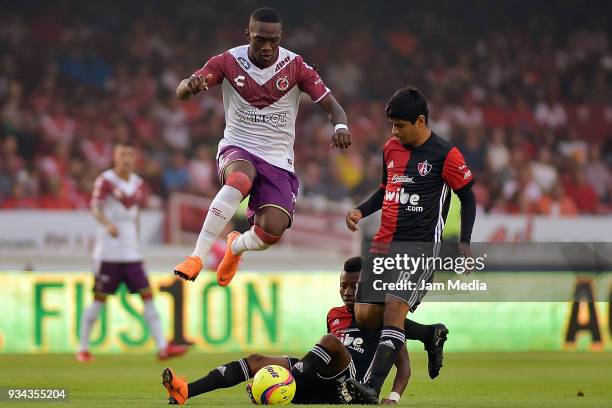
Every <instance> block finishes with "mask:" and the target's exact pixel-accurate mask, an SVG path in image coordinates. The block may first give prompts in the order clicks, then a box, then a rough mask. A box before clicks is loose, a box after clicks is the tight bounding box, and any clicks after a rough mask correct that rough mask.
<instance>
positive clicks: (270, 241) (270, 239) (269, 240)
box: [253, 225, 282, 245]
mask: <svg viewBox="0 0 612 408" xmlns="http://www.w3.org/2000/svg"><path fill="white" fill-rule="evenodd" d="M253 229H254V231H255V235H257V236H258V237H259V239H261V240H262V241H263V243H264V244H266V245H274V244H276V243H277V242H278V241H279V240H280V239H281V235H274V234H270V233H268V232H266V231H264V229H263V228H262V227H260V226H259V225H255V226H254V227H253ZM281 234H282V233H281Z"/></svg>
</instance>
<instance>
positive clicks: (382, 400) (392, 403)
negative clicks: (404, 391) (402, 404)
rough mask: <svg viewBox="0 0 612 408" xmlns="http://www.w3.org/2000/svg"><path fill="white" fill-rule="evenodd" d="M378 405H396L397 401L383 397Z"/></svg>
mask: <svg viewBox="0 0 612 408" xmlns="http://www.w3.org/2000/svg"><path fill="white" fill-rule="evenodd" d="M380 405H397V401H393V400H390V399H386V398H383V399H381V400H380Z"/></svg>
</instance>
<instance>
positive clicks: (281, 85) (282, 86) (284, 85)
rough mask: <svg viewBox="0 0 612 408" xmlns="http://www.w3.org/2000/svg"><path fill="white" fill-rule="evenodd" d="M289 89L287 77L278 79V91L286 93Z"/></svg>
mask: <svg viewBox="0 0 612 408" xmlns="http://www.w3.org/2000/svg"><path fill="white" fill-rule="evenodd" d="M288 88H289V80H288V79H287V77H282V78H278V79H277V80H276V89H278V90H279V91H286V90H287V89H288Z"/></svg>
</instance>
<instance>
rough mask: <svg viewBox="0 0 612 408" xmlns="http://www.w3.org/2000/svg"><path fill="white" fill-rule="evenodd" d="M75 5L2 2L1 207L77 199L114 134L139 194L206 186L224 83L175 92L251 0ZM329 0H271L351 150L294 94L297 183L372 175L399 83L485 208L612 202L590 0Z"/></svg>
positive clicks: (609, 71) (241, 38)
mask: <svg viewBox="0 0 612 408" xmlns="http://www.w3.org/2000/svg"><path fill="white" fill-rule="evenodd" d="M86 3H87V4H86ZM86 3H83V2H76V1H58V2H53V3H45V2H38V1H25V2H23V3H20V4H19V5H17V3H15V4H14V5H13V6H12V8H11V7H9V6H7V7H6V10H3V13H1V14H0V120H1V128H0V208H5V209H7V208H11V209H16V208H43V209H71V208H86V207H87V206H88V201H89V195H90V192H91V189H92V182H93V180H94V178H95V177H96V175H97V174H99V173H100V172H101V171H103V170H105V169H106V168H108V167H109V166H110V165H111V154H112V146H113V142H114V141H117V140H126V139H129V140H132V141H133V142H134V143H135V144H136V145H137V146H138V147H139V149H138V151H139V159H138V173H139V174H141V175H142V176H143V177H144V178H145V179H146V181H147V184H148V186H149V189H150V193H151V194H150V197H151V199H150V205H151V206H163V205H164V203H165V200H166V198H167V197H168V196H169V194H171V193H172V192H191V193H194V194H199V195H204V196H213V195H214V194H215V192H216V191H217V189H218V184H217V183H218V181H217V177H216V167H215V153H216V146H217V143H218V141H219V139H220V138H221V137H222V135H223V128H224V117H223V105H222V103H221V96H220V89H218V88H212V89H211V90H210V91H209V92H207V93H205V94H203V95H200V96H198V97H196V98H192V99H191V100H189V101H188V102H181V101H179V100H177V99H176V97H175V94H174V91H175V89H176V86H177V84H178V83H179V81H180V80H181V79H182V78H185V77H187V76H189V75H190V74H191V73H192V72H193V71H194V70H196V69H197V68H199V67H200V66H201V65H202V64H203V62H204V61H205V60H206V59H207V58H208V57H211V56H213V55H216V54H217V53H219V52H222V51H224V50H225V49H227V48H231V47H233V46H236V45H240V44H243V43H245V42H246V41H245V35H244V29H245V28H246V24H247V21H248V16H249V14H250V12H251V11H252V10H253V9H254V8H256V7H258V6H259V5H258V4H255V3H252V2H248V1H238V2H236V5H237V6H236V7H230V8H228V7H226V6H224V5H223V3H222V2H219V1H211V2H209V1H207V2H197V1H179V2H155V1H154V2H143V1H135V2H122V3H121V2H114V1H113V2H100V4H94V3H91V4H90V3H89V2H86ZM328 3H330V2H323V1H318V0H316V1H311V2H308V4H307V5H305V4H298V5H289V3H287V4H284V3H278V9H279V11H280V12H281V15H283V17H284V21H285V24H284V34H283V35H284V37H283V39H282V45H283V46H285V47H287V48H289V49H291V50H293V51H295V52H297V53H299V54H301V55H303V56H304V58H305V59H306V61H308V62H309V63H311V64H314V65H316V66H317V69H318V71H319V72H320V74H321V76H322V77H323V79H324V80H325V82H326V83H327V85H328V86H329V87H330V88H331V89H332V92H333V93H334V94H335V96H336V98H337V99H338V100H339V101H340V103H341V104H342V105H343V107H344V108H345V110H346V111H347V113H348V115H349V127H350V130H351V133H352V135H353V145H352V146H351V148H350V149H349V150H347V151H338V150H333V149H330V148H329V141H330V137H331V134H332V128H331V126H330V125H329V124H328V121H327V118H326V117H325V116H324V115H323V114H322V110H320V109H318V108H317V107H316V106H315V105H314V104H312V103H311V102H309V101H306V100H305V101H304V102H303V103H302V106H301V111H300V114H299V120H298V125H297V129H296V131H297V137H296V142H295V152H296V160H295V162H296V171H297V173H298V175H299V176H300V180H301V190H300V191H301V196H302V197H310V198H312V199H313V200H322V201H323V202H324V201H325V200H331V201H335V202H339V201H352V202H357V201H360V200H361V199H363V198H365V197H366V196H368V195H369V194H370V192H371V191H372V190H373V189H375V188H376V187H377V186H378V184H379V183H380V178H381V163H382V155H381V150H382V145H383V143H384V141H385V140H386V139H387V138H389V137H390V127H389V124H388V122H387V120H386V118H385V115H384V107H385V103H386V101H387V99H388V98H389V97H390V95H391V94H392V93H393V91H394V90H395V89H397V88H399V87H402V86H405V85H407V84H411V85H414V86H416V87H418V88H419V89H421V90H422V91H423V92H424V93H425V95H426V97H427V98H428V100H429V103H430V117H429V122H430V125H431V127H432V129H433V130H434V131H435V132H436V133H437V134H439V135H440V136H442V137H444V138H448V139H450V140H452V141H453V142H454V143H456V144H457V145H458V146H459V147H460V148H461V150H462V151H463V153H464V155H465V157H466V159H467V162H468V164H469V166H470V167H471V169H472V171H473V172H474V173H475V175H476V180H477V183H476V185H475V192H476V195H477V200H478V205H479V207H480V209H481V211H483V212H487V213H509V214H516V213H534V214H553V215H561V216H573V215H576V214H609V213H610V211H611V209H612V201H611V195H612V171H611V169H612V89H611V88H612V87H611V78H612V47H611V44H610V30H611V27H610V25H609V21H606V17H605V13H604V15H600V14H599V13H598V9H597V6H598V4H599V3H598V2H597V1H595V2H592V3H590V4H589V5H584V6H583V3H577V2H576V4H578V5H579V6H580V7H576V8H572V9H571V10H569V9H568V10H565V11H564V10H562V9H558V10H552V11H551V10H550V9H549V8H547V7H544V6H542V5H540V4H539V2H535V3H536V4H529V5H525V7H527V10H521V13H516V10H513V7H516V6H514V5H513V3H512V2H509V1H507V2H505V1H502V2H473V4H472V6H473V8H470V2H468V3H467V4H463V3H461V4H460V3H457V2H453V1H441V2H433V4H429V5H428V4H422V5H420V6H416V5H412V6H411V7H408V3H407V2H393V1H390V2H388V3H383V4H382V5H380V7H378V6H377V7H376V10H371V9H369V8H368V7H369V5H370V2H365V1H364V2H355V5H354V7H353V6H351V12H350V13H347V10H346V8H345V7H343V6H342V4H340V3H342V2H338V4H328ZM362 3H363V4H362ZM569 3H570V4H571V3H572V2H571V1H570V2H569ZM273 4H274V3H273ZM351 4H352V3H351ZM410 4H412V3H410ZM415 4H416V3H415ZM564 4H565V3H564ZM601 4H602V5H605V3H601ZM421 6H422V9H420V7H421ZM521 7H523V6H521ZM568 8H570V7H569V6H568ZM223 10H225V11H223ZM236 10H239V12H236ZM317 10H318V11H317Z"/></svg>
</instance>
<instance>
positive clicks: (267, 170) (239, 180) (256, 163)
mask: <svg viewBox="0 0 612 408" xmlns="http://www.w3.org/2000/svg"><path fill="white" fill-rule="evenodd" d="M282 27H283V26H282V22H281V18H280V16H279V15H278V13H277V12H276V11H275V10H273V9H270V8H260V9H257V10H255V11H254V12H253V14H252V15H251V18H250V21H249V26H248V28H247V30H246V38H247V41H248V45H242V46H239V47H236V48H232V49H230V50H228V51H226V52H224V53H222V54H219V55H217V56H215V57H212V58H211V59H210V60H208V61H207V62H206V64H205V65H204V67H202V68H201V69H199V70H197V71H196V72H195V73H194V74H193V75H192V76H191V77H190V78H186V79H184V80H183V81H181V83H180V84H179V86H178V88H177V90H176V94H177V97H178V98H180V99H183V100H184V99H188V98H190V97H191V96H193V95H196V94H198V93H200V92H202V91H206V90H207V89H208V88H209V87H211V86H214V85H219V84H220V85H221V87H222V92H223V103H224V107H225V124H226V127H225V131H224V134H223V139H221V142H220V143H219V150H218V153H217V160H218V163H217V164H218V170H219V177H220V179H221V182H222V184H223V187H222V188H221V190H219V192H218V193H217V195H216V196H215V198H214V199H213V201H212V203H211V205H210V209H209V211H208V214H207V216H206V218H205V219H204V225H203V226H202V231H201V233H200V235H199V237H198V240H197V242H196V247H195V249H194V251H193V253H192V254H191V256H189V257H188V258H187V259H186V260H185V261H184V262H182V263H180V264H178V265H176V267H175V268H174V272H175V274H177V275H178V276H180V277H182V278H184V279H188V280H194V279H195V278H196V277H197V276H198V274H199V273H200V271H201V270H202V265H203V263H204V261H205V259H206V257H207V256H208V253H209V251H210V248H211V246H212V245H213V243H214V242H215V240H216V239H217V237H219V235H220V234H221V231H222V230H223V228H224V227H225V225H226V224H227V223H228V222H229V220H230V219H231V218H232V216H233V215H234V213H235V212H236V209H237V208H238V205H239V204H240V202H241V201H242V200H243V199H244V198H245V197H246V196H250V198H249V207H248V218H249V221H250V223H251V225H253V227H252V228H251V229H250V230H249V231H247V232H245V233H244V234H239V233H238V232H232V233H230V234H229V235H228V238H227V243H228V245H227V249H226V252H225V256H224V259H223V261H222V262H221V264H220V265H219V268H218V269H217V282H218V283H219V285H221V286H227V285H228V284H229V283H230V281H231V280H232V278H233V277H234V275H235V274H236V271H237V269H238V264H239V262H240V256H241V254H242V253H243V252H245V251H262V250H265V249H267V248H268V247H269V246H270V245H273V244H275V243H276V242H278V240H279V239H280V237H281V235H282V234H283V232H284V231H285V230H286V229H287V228H289V227H290V226H291V222H292V218H293V210H294V206H295V200H296V198H297V195H298V186H299V183H298V179H297V177H296V175H295V174H294V162H293V160H294V154H293V143H294V140H295V119H296V116H297V112H298V107H299V101H300V96H301V94H302V93H306V94H308V95H309V96H310V98H311V99H312V100H313V101H314V102H316V103H317V104H318V105H319V106H321V108H323V110H324V111H325V112H327V113H328V114H329V116H330V120H331V123H332V125H334V126H335V129H334V134H333V136H332V141H331V144H332V145H333V146H336V147H339V148H348V147H349V146H350V144H351V137H350V133H349V131H348V127H347V117H346V113H345V112H344V109H342V107H341V106H340V105H339V104H338V102H337V101H336V99H335V98H334V97H333V96H332V95H331V93H330V90H329V89H328V88H327V87H326V86H325V84H324V83H323V80H322V79H321V78H320V77H319V75H318V74H317V72H316V71H315V70H314V69H313V68H312V67H311V66H309V65H308V64H306V62H304V59H303V58H302V57H301V56H299V55H297V54H295V53H293V52H291V51H289V50H287V49H284V48H282V47H280V46H279V43H280V39H281V34H282Z"/></svg>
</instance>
